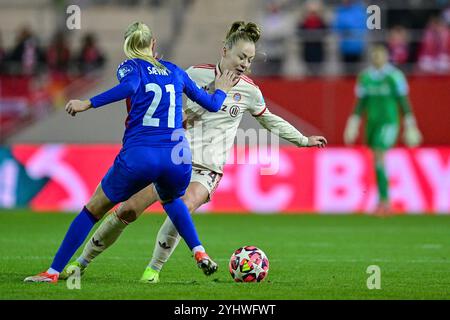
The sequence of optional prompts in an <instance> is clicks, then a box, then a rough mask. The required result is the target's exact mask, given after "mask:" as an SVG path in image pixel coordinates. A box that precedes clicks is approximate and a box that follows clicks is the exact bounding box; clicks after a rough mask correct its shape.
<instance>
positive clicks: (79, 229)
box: [24, 184, 115, 283]
mask: <svg viewBox="0 0 450 320" xmlns="http://www.w3.org/2000/svg"><path fill="white" fill-rule="evenodd" d="M114 205H115V204H114V203H112V202H111V201H110V200H109V199H108V198H107V197H106V195H105V193H104V191H103V188H102V187H101V185H100V184H99V185H98V187H97V189H96V190H95V192H94V195H93V196H92V197H91V199H90V200H89V202H88V203H87V204H86V206H85V207H84V208H83V209H82V210H81V212H80V213H79V214H78V215H77V216H76V217H75V219H74V220H73V221H72V223H71V225H70V227H69V229H68V230H67V233H66V235H65V237H64V240H63V241H62V243H61V245H60V247H59V249H58V251H57V253H56V254H55V257H54V259H53V262H52V264H51V267H50V268H49V269H47V271H45V272H41V273H39V274H38V275H35V276H30V277H27V278H25V280H24V281H25V282H51V283H55V282H57V281H58V279H59V277H60V273H61V272H62V271H63V269H64V267H65V266H66V264H67V262H68V261H69V259H70V258H71V257H72V255H73V254H74V253H75V252H76V250H77V249H78V247H79V246H80V245H81V244H82V243H83V241H84V239H85V238H86V237H87V236H88V234H89V232H90V230H91V229H92V227H93V226H94V224H95V223H96V222H97V221H98V220H100V219H101V218H102V217H103V215H104V214H105V213H106V212H108V211H109V210H110V209H112V208H113V207H114Z"/></svg>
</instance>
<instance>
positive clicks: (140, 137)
mask: <svg viewBox="0 0 450 320" xmlns="http://www.w3.org/2000/svg"><path fill="white" fill-rule="evenodd" d="M154 44H155V40H154V38H153V36H152V32H151V30H150V29H149V28H148V27H147V26H146V25H145V24H143V23H140V22H136V23H133V24H131V25H130V26H129V27H128V29H127V31H126V32H125V42H124V51H125V54H126V56H127V57H128V59H129V60H125V61H124V62H123V63H122V64H120V66H119V68H118V70H117V78H118V80H119V81H120V84H118V85H117V86H115V87H114V88H112V89H110V90H108V91H106V92H104V93H102V94H99V95H97V96H95V97H93V98H91V99H90V100H86V101H80V100H71V101H70V102H69V103H68V104H67V106H66V111H67V112H68V113H69V114H71V115H72V116H75V114H76V113H78V112H83V111H86V110H88V109H90V108H98V107H101V106H103V105H106V104H109V103H112V102H115V101H119V100H122V99H125V98H127V106H128V108H129V110H128V111H129V114H128V118H127V120H126V130H125V134H124V137H123V146H122V149H121V150H120V152H119V154H118V155H117V157H116V159H115V161H114V164H113V166H112V167H111V168H110V169H109V171H108V172H107V173H106V175H105V176H104V178H103V179H102V181H101V183H100V184H99V186H98V187H97V189H96V191H95V193H94V195H93V196H92V198H91V199H90V200H89V202H88V203H87V204H86V206H85V207H84V208H83V209H82V210H81V212H80V213H79V214H78V216H77V217H76V218H75V219H74V220H73V222H72V224H71V225H70V227H69V230H68V231H67V233H66V236H65V238H64V240H63V242H62V244H61V246H60V247H59V250H58V252H57V253H56V255H55V257H54V260H53V263H52V265H51V267H50V268H49V269H48V270H47V271H45V272H42V273H40V274H38V275H35V276H31V277H27V278H25V280H24V281H26V282H57V281H58V277H59V273H60V272H61V271H62V270H63V269H64V267H65V265H66V264H67V263H68V262H69V260H70V258H71V257H72V255H73V254H74V253H75V252H76V250H77V249H78V248H79V246H80V245H81V244H82V243H83V242H84V240H85V238H86V237H87V235H88V234H89V232H90V231H91V229H92V227H93V226H94V224H95V223H96V222H97V221H98V220H100V219H101V218H102V217H103V216H104V214H105V213H106V212H108V211H109V210H111V209H112V208H113V207H114V206H115V205H116V204H117V203H119V202H122V201H126V200H127V199H128V198H129V197H130V196H132V195H133V194H135V193H136V192H138V191H139V190H141V189H143V188H144V187H146V186H148V185H149V184H150V183H153V184H154V185H155V186H156V189H157V191H158V194H159V195H160V197H161V198H162V201H163V207H164V210H165V211H166V212H167V214H168V216H169V217H170V219H171V220H172V222H173V223H174V225H175V226H176V228H177V229H178V231H179V233H180V234H181V236H182V237H183V239H184V240H185V241H186V243H187V245H188V246H189V248H190V249H191V250H192V252H193V253H194V257H195V260H196V261H197V264H198V266H199V267H200V268H202V269H203V271H204V272H205V271H206V272H205V273H206V274H208V273H211V272H213V270H215V268H217V265H216V264H215V262H214V261H212V260H211V259H210V258H209V256H208V255H207V254H206V252H205V249H204V248H203V246H202V245H201V243H200V240H199V239H198V235H197V232H196V230H195V227H194V224H193V222H192V219H191V216H190V214H189V211H188V209H187V207H186V205H185V204H184V203H183V201H182V200H181V199H180V197H181V196H182V195H183V194H184V193H185V191H186V188H187V187H188V185H189V181H190V177H191V170H192V165H191V162H190V160H191V154H190V149H189V144H188V143H187V141H186V140H185V136H184V130H183V128H182V93H183V92H184V93H185V94H186V95H187V96H188V97H189V98H190V99H191V100H194V101H196V102H197V103H199V104H200V105H202V106H203V107H204V108H205V109H207V110H208V111H213V112H217V111H218V110H219V109H220V107H221V106H222V104H223V102H224V100H225V98H226V92H228V91H229V90H230V89H231V87H232V86H233V85H234V83H235V82H236V79H235V76H234V75H233V73H232V72H229V71H224V72H223V74H220V75H218V77H217V78H216V80H215V88H216V90H215V92H214V94H212V95H209V94H208V93H207V92H206V91H204V90H202V89H200V88H198V87H197V85H196V84H195V83H194V82H193V81H192V80H191V79H190V78H189V76H188V75H187V74H186V72H185V71H184V70H182V69H180V68H179V67H177V66H176V65H174V64H172V63H170V62H167V61H162V60H159V61H157V60H156V59H155V58H154V57H153V48H154ZM177 129H179V130H177ZM174 137H176V138H174ZM180 145H181V146H182V148H181V149H180V148H179V146H180ZM175 147H177V148H175ZM175 151H177V152H175ZM183 159H184V161H181V160H183ZM186 159H187V161H186ZM180 162H181V163H180Z"/></svg>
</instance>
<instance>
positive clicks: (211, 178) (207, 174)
mask: <svg viewBox="0 0 450 320" xmlns="http://www.w3.org/2000/svg"><path fill="white" fill-rule="evenodd" d="M220 179H222V174H221V173H217V172H214V171H211V170H209V169H205V168H203V167H199V166H196V165H195V164H192V175H191V182H198V183H201V184H202V186H204V187H205V188H206V190H208V193H209V197H208V201H210V200H211V197H212V195H213V194H214V191H215V190H216V188H217V186H218V185H219V182H220Z"/></svg>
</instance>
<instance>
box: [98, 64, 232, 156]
mask: <svg viewBox="0 0 450 320" xmlns="http://www.w3.org/2000/svg"><path fill="white" fill-rule="evenodd" d="M159 62H160V63H161V64H162V65H164V66H165V67H166V69H162V68H159V67H157V66H154V65H153V64H151V63H150V62H148V61H145V60H142V59H130V60H125V61H124V62H122V63H121V64H120V65H119V67H118V69H117V79H118V80H119V81H120V84H119V85H118V86H116V87H115V88H113V89H111V90H109V91H107V92H105V93H102V94H100V95H98V96H95V97H93V98H92V99H91V103H92V106H93V107H94V108H96V107H100V106H102V105H105V104H107V103H111V102H113V101H117V100H120V99H123V98H127V107H128V118H127V120H126V129H125V134H124V137H123V147H124V148H125V149H126V148H128V147H131V146H157V147H173V146H174V145H175V144H177V143H179V141H180V140H181V139H183V138H184V133H183V131H182V130H179V132H177V134H176V135H174V137H176V138H172V134H173V133H174V130H177V129H182V103H183V102H182V94H183V92H184V93H185V94H186V95H187V96H188V97H189V99H191V100H193V101H196V102H198V103H199V104H200V105H202V106H203V107H205V108H206V109H207V110H209V111H218V110H219V109H220V107H221V106H222V103H223V101H224V100H225V98H226V93H225V92H223V91H221V90H216V92H215V93H214V94H213V95H209V94H208V93H207V92H206V91H205V90H203V89H200V88H199V87H198V86H197V85H196V84H195V82H193V81H192V80H191V79H190V78H189V76H188V75H187V74H186V72H185V71H184V70H183V69H181V68H179V67H178V66H176V65H175V64H173V63H170V62H168V61H162V60H160V61H159Z"/></svg>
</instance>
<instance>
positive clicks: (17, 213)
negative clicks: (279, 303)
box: [0, 210, 450, 300]
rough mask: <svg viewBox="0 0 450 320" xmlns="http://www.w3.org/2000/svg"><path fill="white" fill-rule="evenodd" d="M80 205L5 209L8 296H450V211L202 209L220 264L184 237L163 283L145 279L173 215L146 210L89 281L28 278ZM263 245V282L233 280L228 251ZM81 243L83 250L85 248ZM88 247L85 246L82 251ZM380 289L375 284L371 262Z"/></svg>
mask: <svg viewBox="0 0 450 320" xmlns="http://www.w3.org/2000/svg"><path fill="white" fill-rule="evenodd" d="M73 218H74V215H73V214H43V213H39V214H36V213H32V212H30V211H27V210H13V211H1V212H0V241H1V246H0V265H1V273H0V299H158V300H166V299H180V300H197V299H232V300H234V299H239V300H252V299H263V300H265V299H271V300H272V299H274V300H278V299H289V300H291V299H293V300H301V299H448V298H449V297H450V216H426V215H423V216H396V217H389V218H377V217H371V216H362V215H348V216H333V215H328V216H326V215H325V216H319V215H200V214H198V215H195V218H194V220H195V223H196V225H197V229H198V231H199V234H200V238H201V239H202V241H203V244H204V245H205V247H206V248H207V250H208V252H209V253H210V255H211V256H212V257H213V258H215V259H216V260H217V262H218V263H219V271H218V272H217V273H216V274H214V275H213V276H211V277H206V276H204V275H203V273H201V271H200V270H199V269H197V267H196V266H195V263H194V260H193V258H192V256H191V254H190V252H189V250H188V249H187V247H186V245H185V244H184V243H181V244H180V245H179V247H178V249H177V251H176V252H175V253H174V255H173V256H172V258H171V260H170V261H169V262H168V263H167V264H166V266H165V268H164V269H163V271H162V273H161V278H160V279H161V282H160V283H159V284H156V285H148V284H142V283H140V282H139V281H138V279H139V278H140V276H141V274H142V271H143V270H144V268H145V266H146V265H147V263H148V260H149V258H150V256H151V253H152V250H153V243H154V239H155V236H156V233H157V231H158V229H159V226H160V225H161V223H162V222H163V220H164V218H165V215H145V216H143V217H142V218H141V219H139V220H138V221H136V222H135V223H133V224H132V225H130V226H129V227H128V228H127V229H126V230H125V232H124V233H123V235H122V236H121V238H120V239H119V240H118V242H117V243H116V244H115V245H114V246H112V247H111V248H110V249H109V250H108V251H106V252H104V253H103V254H102V255H101V256H99V257H98V258H97V260H95V261H94V262H93V263H92V264H91V265H90V266H89V268H88V270H87V272H86V274H85V276H84V277H83V278H82V281H81V289H80V290H69V289H68V288H67V286H66V284H65V282H63V281H60V282H59V283H58V284H56V285H52V284H30V283H23V279H24V278H25V277H26V276H29V275H33V274H35V273H38V272H40V271H43V270H44V269H46V268H47V267H48V266H49V264H50V263H51V260H52V257H53V254H54V253H55V252H56V250H57V248H58V246H59V244H60V241H61V240H62V238H63V236H64V234H65V232H66V230H67V228H68V226H69V224H70V222H71V220H72V219H73ZM242 245H256V246H258V247H260V248H261V249H262V250H264V251H265V252H266V254H267V256H268V257H269V260H270V271H269V275H268V278H267V279H266V281H264V282H262V283H234V282H233V281H232V278H231V276H230V274H229V273H228V259H229V257H230V256H231V254H232V252H233V251H234V250H235V249H237V248H238V247H240V246H242ZM80 250H81V249H80ZM79 252H80V251H79ZM370 265H377V266H379V267H380V270H381V289H379V290H377V289H372V290H369V289H368V288H367V279H368V277H369V276H370V274H368V273H367V272H366V271H367V267H368V266H370Z"/></svg>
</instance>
